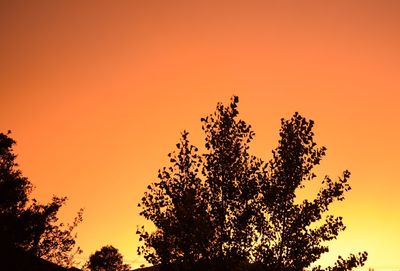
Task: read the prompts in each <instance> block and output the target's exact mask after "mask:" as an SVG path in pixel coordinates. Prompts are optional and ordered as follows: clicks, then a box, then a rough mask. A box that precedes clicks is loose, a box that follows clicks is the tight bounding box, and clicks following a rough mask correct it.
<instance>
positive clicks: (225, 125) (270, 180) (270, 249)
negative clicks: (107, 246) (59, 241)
mask: <svg viewBox="0 0 400 271" xmlns="http://www.w3.org/2000/svg"><path fill="white" fill-rule="evenodd" d="M237 104H238V98H237V97H233V98H232V100H231V103H230V104H229V105H228V106H224V105H222V104H218V105H217V109H216V111H215V113H213V114H211V115H209V116H208V117H206V118H202V119H201V121H202V123H203V126H202V128H203V131H204V132H205V135H206V138H205V153H204V154H203V155H200V154H198V153H197V148H195V147H193V146H191V145H190V144H189V143H188V141H187V133H184V134H183V138H182V141H181V143H180V144H178V145H177V147H178V154H177V155H176V154H173V155H170V157H171V159H170V162H171V163H172V166H170V167H168V168H165V167H164V168H163V170H161V171H159V176H158V177H159V179H160V180H159V182H156V183H154V184H152V185H150V186H149V187H148V191H147V192H146V193H145V196H144V197H143V198H142V202H141V204H140V206H141V207H142V210H143V211H142V212H141V215H143V216H144V217H145V218H146V219H148V220H150V221H152V222H153V223H154V225H155V226H156V231H155V232H153V233H148V232H147V231H145V230H144V228H141V229H139V231H138V233H139V235H140V238H141V239H142V240H144V245H143V246H142V247H140V248H139V252H141V253H143V254H144V256H145V258H146V259H147V260H148V261H149V262H151V263H153V264H162V265H164V266H168V265H171V264H172V265H173V266H175V267H177V266H183V268H181V269H185V267H186V269H190V268H191V267H192V266H197V267H199V266H200V268H201V267H203V269H204V266H201V265H196V264H198V263H206V264H207V268H208V269H210V268H211V269H213V268H214V269H216V270H240V268H242V269H243V268H244V269H246V268H250V267H252V268H256V269H258V268H259V269H271V270H279V271H281V270H294V271H295V270H296V271H297V270H303V269H304V268H306V267H310V265H311V264H312V263H314V262H315V261H316V260H318V259H319V258H320V256H321V254H323V253H325V252H327V251H328V247H327V246H326V244H325V241H329V240H332V239H334V238H336V237H337V235H338V234H339V232H340V231H342V230H344V228H345V226H344V224H343V222H342V218H341V217H334V216H331V215H330V216H327V217H326V219H325V223H322V225H320V224H321V223H320V220H321V219H322V218H323V214H324V213H326V212H327V211H328V207H329V206H330V204H331V203H332V202H333V201H335V200H339V201H340V200H343V199H344V193H345V192H346V191H348V190H349V189H350V186H349V185H348V179H349V177H350V173H349V172H348V171H345V172H344V173H343V177H341V178H339V180H337V181H334V180H332V179H330V178H329V177H325V178H324V180H323V181H322V185H323V186H322V188H321V190H320V192H319V193H318V195H317V198H316V199H315V200H313V201H308V200H304V201H303V202H301V203H297V202H296V201H295V198H296V193H297V191H298V189H299V188H302V187H304V184H305V182H306V181H307V180H312V179H314V178H315V177H316V176H315V174H314V173H313V168H314V166H316V165H318V164H319V162H320V160H321V159H322V158H323V156H324V155H325V151H326V148H325V147H317V145H316V143H315V142H314V133H313V130H312V128H313V125H314V123H313V121H309V120H307V119H305V118H303V117H301V116H300V115H299V114H298V113H296V114H294V116H293V117H292V118H291V119H289V120H284V119H282V127H281V130H280V133H279V135H280V140H279V144H278V147H277V148H276V149H275V150H274V151H273V158H272V159H271V161H269V162H268V163H265V162H263V161H262V160H261V159H259V158H257V157H255V156H253V155H251V154H250V153H249V144H250V143H251V141H252V139H253V138H254V132H253V131H252V129H251V126H250V125H248V124H247V123H246V122H245V121H243V120H241V119H239V118H238V114H239V113H238V110H237ZM189 146H190V147H189ZM184 161H186V162H184ZM188 195H190V196H188ZM189 199H190V200H189ZM318 222H319V223H320V224H318ZM316 224H318V225H319V226H317V225H316ZM188 244H190V245H188ZM366 258H367V253H366V252H364V253H360V254H358V255H357V256H356V255H350V257H349V258H348V259H347V260H344V259H343V258H339V260H338V262H337V263H336V264H335V265H334V266H333V267H329V268H327V269H326V271H344V270H351V269H352V268H354V267H357V266H361V265H363V263H364V262H365V260H366ZM189 263H190V264H189ZM314 269H315V270H314V271H321V268H320V267H315V268H314Z"/></svg>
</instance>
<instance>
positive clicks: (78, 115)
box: [0, 0, 400, 271]
mask: <svg viewBox="0 0 400 271" xmlns="http://www.w3.org/2000/svg"><path fill="white" fill-rule="evenodd" d="M399 49H400V2H399V1H367V0H363V1H361V0H360V1H286V0H284V1H204V0H202V1H149V0H146V1H100V0H99V1H73V0H72V1H11V0H1V1H0V110H1V111H0V112H1V114H0V131H2V132H5V131H7V130H9V129H10V130H12V131H13V134H12V136H13V138H15V139H16V140H17V146H16V149H15V150H16V152H17V153H18V155H19V156H18V162H19V163H20V165H21V166H20V167H21V169H22V171H23V173H24V174H25V175H26V176H27V177H29V179H30V180H31V181H32V182H33V183H34V184H35V186H36V190H35V192H34V196H36V197H37V198H38V199H39V200H41V201H43V202H46V201H48V200H49V199H50V198H51V196H52V195H53V194H56V195H65V196H67V197H68V198H69V201H68V204H67V206H66V207H65V208H64V210H63V211H62V214H61V217H62V218H63V219H65V220H66V221H70V220H71V219H72V218H73V216H74V214H75V213H76V212H77V211H78V209H79V208H80V207H83V208H85V213H84V222H83V223H82V224H81V225H80V226H79V228H78V234H79V237H78V244H79V245H80V246H81V247H82V248H83V250H84V254H83V255H82V256H81V257H80V259H81V260H82V261H85V260H86V259H87V257H88V255H89V254H91V253H93V252H94V251H95V250H96V249H99V248H100V247H101V246H103V245H107V244H111V245H114V246H115V247H117V248H118V249H119V250H120V251H121V252H122V253H123V255H124V257H125V259H126V260H127V262H128V263H130V264H132V265H133V266H139V265H140V264H141V263H143V262H144V260H143V259H142V258H140V257H138V256H137V254H136V247H137V245H138V240H137V238H136V236H135V230H136V225H138V224H142V223H143V222H144V221H143V219H141V218H140V217H139V216H138V211H139V210H138V209H137V207H136V204H137V203H138V202H139V199H140V198H141V196H142V195H143V193H144V191H145V188H146V186H147V185H148V184H149V183H150V182H152V181H154V180H155V177H156V173H157V170H158V168H160V167H162V166H164V165H166V164H167V153H168V152H170V151H172V150H173V148H174V146H175V143H176V142H177V141H178V140H179V137H180V132H181V131H182V130H183V129H187V130H189V131H190V133H191V134H190V138H191V140H192V142H193V143H194V144H195V145H198V146H201V145H202V142H203V134H202V131H201V128H200V127H201V124H200V118H201V117H204V116H206V115H208V114H210V113H212V112H213V111H214V109H215V105H216V103H217V102H219V101H220V102H224V103H228V102H229V98H230V97H231V96H232V95H233V94H236V95H238V96H239V98H240V103H239V111H240V112H241V116H242V118H243V119H245V120H246V121H248V122H249V123H250V124H252V126H253V127H254V130H255V132H256V139H255V140H254V142H253V144H252V150H253V153H254V154H256V155H258V156H261V157H263V158H264V159H268V158H269V157H270V153H271V150H272V149H273V148H274V147H275V146H276V144H277V140H278V129H279V124H280V118H281V117H286V118H288V117H290V116H291V114H292V113H293V112H295V111H299V112H300V113H301V114H302V115H304V116H306V117H308V118H311V119H313V120H315V122H316V131H315V132H316V137H317V142H319V143H320V144H321V145H325V146H326V147H327V148H328V152H327V157H326V158H325V159H324V160H323V162H322V164H321V166H320V168H319V169H318V172H319V173H320V177H321V176H324V175H325V174H329V175H330V176H331V177H336V176H339V175H340V174H341V172H342V171H343V170H344V169H349V170H350V171H351V172H352V178H351V185H352V187H353V189H352V190H351V191H350V192H349V193H348V194H347V198H346V200H345V201H344V202H341V203H340V204H335V206H334V213H335V214H337V215H342V216H344V222H345V224H346V225H347V229H346V231H345V232H343V233H342V234H340V235H339V238H338V240H336V241H334V242H331V252H330V253H329V254H327V255H326V256H324V257H323V259H322V260H321V263H322V264H323V265H325V264H328V263H330V262H333V261H334V260H335V258H336V257H337V255H338V254H339V253H341V254H342V255H343V256H346V255H347V254H348V253H350V252H358V251H362V250H367V251H368V252H369V260H368V262H367V264H366V267H365V268H363V269H367V268H368V267H373V268H375V270H376V271H379V270H400V260H399V259H400V233H399V229H400V197H399V192H400V183H399V181H400V171H399V165H400V164H399V162H400V159H399V153H400V144H399V139H400V120H399V117H400V106H399V102H400V50H399ZM308 195H311V193H309V194H308Z"/></svg>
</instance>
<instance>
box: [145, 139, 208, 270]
mask: <svg viewBox="0 0 400 271" xmlns="http://www.w3.org/2000/svg"><path fill="white" fill-rule="evenodd" d="M187 136H188V133H187V132H183V133H182V139H181V141H180V142H179V143H178V144H177V145H176V146H177V149H178V151H177V152H173V153H170V154H168V156H169V157H170V162H171V163H172V165H171V166H170V167H168V168H166V167H164V168H163V169H161V170H159V172H158V178H159V182H156V183H153V184H152V185H149V186H148V189H149V192H146V193H145V196H144V197H143V198H142V201H141V203H140V204H139V207H142V211H141V213H140V214H141V215H142V216H144V217H145V218H146V219H148V220H151V221H152V222H153V223H154V224H155V225H156V227H157V230H156V231H155V232H154V233H151V234H149V233H148V232H147V231H145V229H144V227H142V228H139V229H138V231H137V233H138V234H139V235H140V240H145V244H144V245H143V246H141V247H139V249H138V252H139V254H143V255H144V257H145V258H146V259H147V260H148V261H149V262H150V263H152V264H163V265H168V264H171V263H182V264H185V265H186V266H189V265H191V264H193V263H195V262H197V261H199V260H202V259H205V258H207V257H208V255H209V253H210V251H209V248H208V243H209V240H210V239H211V238H212V234H213V228H212V225H211V223H210V221H211V217H210V215H209V214H208V212H207V208H208V205H207V202H206V188H205V187H204V184H203V183H202V181H201V179H200V178H199V167H200V166H201V165H202V159H201V157H200V156H199V155H198V154H197V152H198V149H197V148H196V147H195V146H192V145H190V144H189V141H188V138H187Z"/></svg>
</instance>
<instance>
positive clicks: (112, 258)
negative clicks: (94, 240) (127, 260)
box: [85, 246, 130, 271]
mask: <svg viewBox="0 0 400 271" xmlns="http://www.w3.org/2000/svg"><path fill="white" fill-rule="evenodd" d="M85 267H86V268H87V269H89V270H90V271H129V270H130V267H129V265H128V264H124V261H123V257H122V255H121V253H119V251H118V249H116V248H115V247H113V246H103V247H102V248H101V249H100V250H98V251H96V252H95V253H93V254H92V255H90V257H89V260H88V262H87V263H86V265H85Z"/></svg>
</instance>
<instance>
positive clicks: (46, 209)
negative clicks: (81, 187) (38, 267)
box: [0, 132, 82, 267]
mask: <svg viewBox="0 0 400 271" xmlns="http://www.w3.org/2000/svg"><path fill="white" fill-rule="evenodd" d="M9 135H10V132H9V133H8V134H3V133H0V240H1V243H2V245H3V246H13V247H16V248H20V249H23V250H25V251H28V252H30V253H32V254H34V255H35V256H38V257H41V258H43V259H47V260H50V261H52V262H54V263H57V264H59V265H62V266H67V267H69V266H71V265H72V264H73V263H74V255H75V254H79V253H81V250H80V248H79V247H78V248H76V249H75V238H76V234H74V233H73V231H74V229H75V227H76V226H77V225H78V224H79V223H80V222H81V221H82V210H80V211H79V212H78V215H77V217H76V218H75V219H74V221H73V223H72V224H67V225H65V224H64V223H58V217H57V214H58V211H59V209H60V208H61V207H62V206H63V205H64V204H65V202H66V198H65V197H63V198H60V197H53V199H52V201H51V202H50V203H48V204H46V205H42V204H39V203H38V202H37V201H36V199H34V198H32V199H30V193H31V192H32V189H33V185H32V184H31V182H30V181H29V180H28V179H27V178H26V177H24V176H23V175H22V172H21V171H20V170H19V169H18V164H17V163H16V162H15V159H16V155H15V154H14V153H13V149H12V147H13V145H14V144H15V141H14V140H13V139H12V138H11V137H10V136H9Z"/></svg>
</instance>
